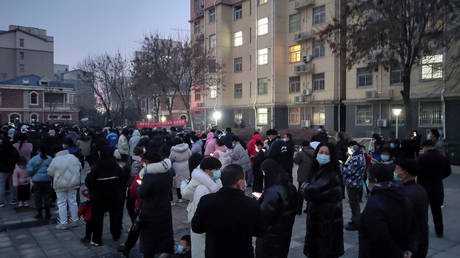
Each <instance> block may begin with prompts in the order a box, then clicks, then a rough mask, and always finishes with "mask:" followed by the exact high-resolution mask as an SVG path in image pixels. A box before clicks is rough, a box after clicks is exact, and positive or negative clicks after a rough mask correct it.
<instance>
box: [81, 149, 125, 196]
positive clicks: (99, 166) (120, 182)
mask: <svg viewBox="0 0 460 258" xmlns="http://www.w3.org/2000/svg"><path fill="white" fill-rule="evenodd" d="M128 178H129V173H127V172H126V171H124V170H123V169H121V168H120V166H119V165H118V164H117V162H116V160H115V158H108V159H101V160H99V161H97V162H96V165H95V166H94V169H93V170H92V171H91V173H89V174H88V175H87V176H86V179H85V184H86V186H87V187H88V190H89V191H90V194H91V201H93V202H95V203H98V202H100V203H105V204H107V205H109V204H108V203H120V202H121V203H122V202H123V201H124V197H125V193H126V184H127V182H128Z"/></svg>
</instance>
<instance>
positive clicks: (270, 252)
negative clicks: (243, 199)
mask: <svg viewBox="0 0 460 258" xmlns="http://www.w3.org/2000/svg"><path fill="white" fill-rule="evenodd" d="M262 168H263V171H264V172H265V182H266V184H265V187H266V190H265V192H264V193H263V195H262V197H261V198H260V199H259V204H260V211H261V214H262V219H263V221H264V225H265V228H266V231H265V233H264V235H263V236H262V237H259V238H257V246H256V257H257V258H264V257H276V258H283V257H287V256H288V253H289V245H290V243H291V236H292V226H293V225H294V221H295V216H296V211H297V199H296V198H297V191H296V189H295V187H294V185H292V184H291V183H290V182H289V181H288V178H287V176H286V172H284V171H283V169H282V168H281V167H280V166H279V165H278V163H277V162H276V161H274V160H272V159H267V160H265V161H264V163H263V164H262Z"/></svg>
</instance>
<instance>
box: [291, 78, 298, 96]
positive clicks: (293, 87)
mask: <svg viewBox="0 0 460 258" xmlns="http://www.w3.org/2000/svg"><path fill="white" fill-rule="evenodd" d="M297 92H300V76H294V77H289V93H297Z"/></svg>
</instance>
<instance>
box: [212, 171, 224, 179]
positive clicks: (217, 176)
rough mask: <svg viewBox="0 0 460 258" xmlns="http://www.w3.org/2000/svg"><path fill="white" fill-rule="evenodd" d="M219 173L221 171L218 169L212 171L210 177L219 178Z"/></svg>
mask: <svg viewBox="0 0 460 258" xmlns="http://www.w3.org/2000/svg"><path fill="white" fill-rule="evenodd" d="M221 174H222V173H221V172H220V170H216V171H214V173H213V174H212V179H214V180H217V179H219V178H220V176H221Z"/></svg>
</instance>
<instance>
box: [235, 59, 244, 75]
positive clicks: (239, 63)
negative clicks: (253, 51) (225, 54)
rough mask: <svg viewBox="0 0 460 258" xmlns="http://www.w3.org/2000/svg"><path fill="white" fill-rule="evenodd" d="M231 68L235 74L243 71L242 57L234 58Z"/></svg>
mask: <svg viewBox="0 0 460 258" xmlns="http://www.w3.org/2000/svg"><path fill="white" fill-rule="evenodd" d="M233 67H234V72H235V73H237V72H241V71H243V58H242V57H237V58H234V59H233Z"/></svg>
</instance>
